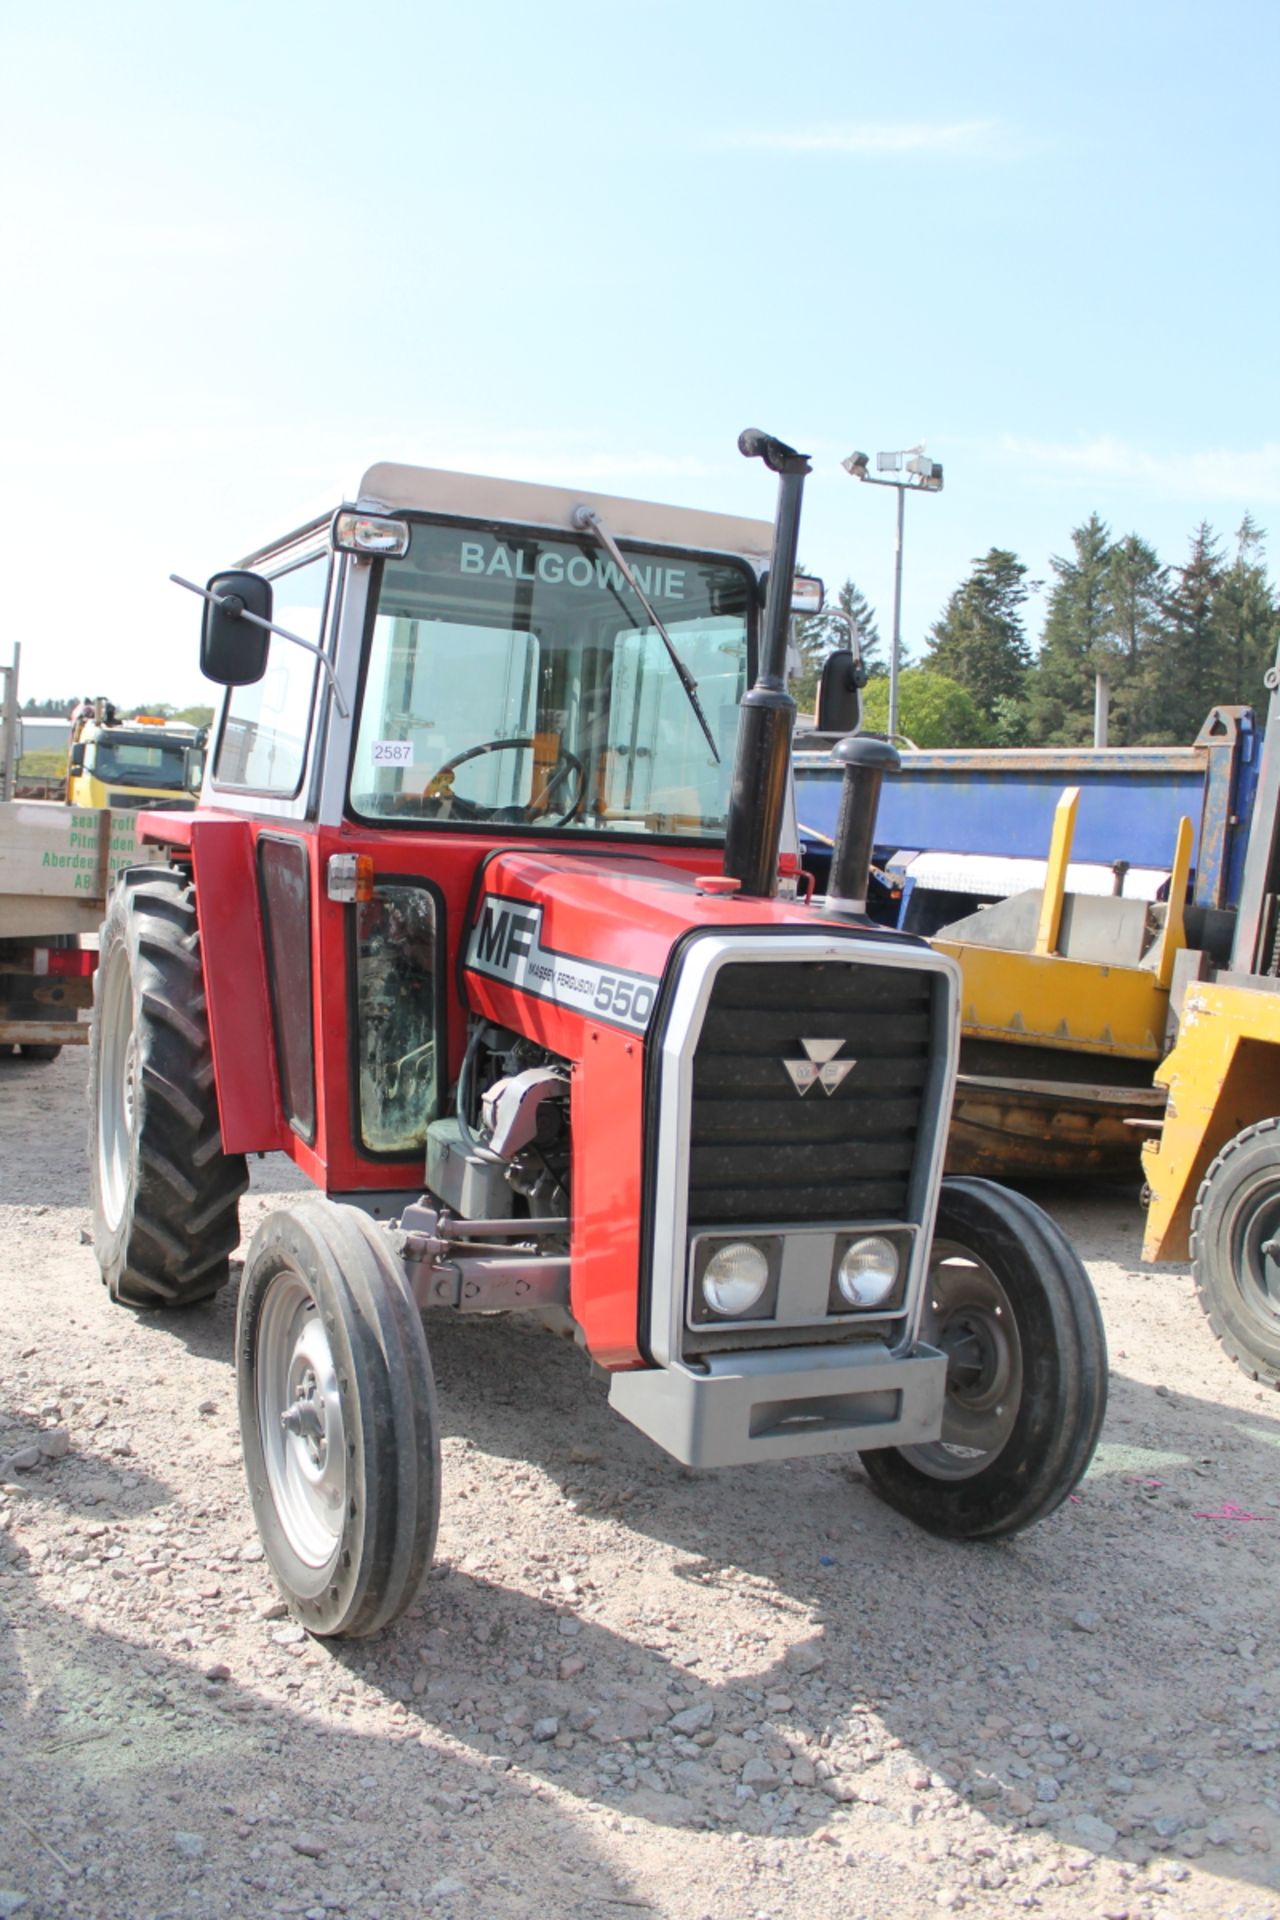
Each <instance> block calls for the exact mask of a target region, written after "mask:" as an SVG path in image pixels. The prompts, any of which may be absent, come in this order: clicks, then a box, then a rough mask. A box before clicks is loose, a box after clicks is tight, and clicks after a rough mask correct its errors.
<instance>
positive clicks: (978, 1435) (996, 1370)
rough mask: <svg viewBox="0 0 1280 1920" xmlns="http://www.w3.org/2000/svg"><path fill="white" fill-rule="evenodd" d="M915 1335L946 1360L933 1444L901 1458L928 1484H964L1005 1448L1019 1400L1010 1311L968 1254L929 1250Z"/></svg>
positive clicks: (1017, 1350) (991, 1276)
mask: <svg viewBox="0 0 1280 1920" xmlns="http://www.w3.org/2000/svg"><path fill="white" fill-rule="evenodd" d="M920 1336H921V1338H922V1339H923V1340H925V1341H927V1342H928V1344H929V1345H930V1346H933V1347H937V1348H938V1350H939V1351H940V1352H941V1353H943V1354H945V1355H946V1360H947V1390H946V1400H945V1403H944V1406H943V1413H942V1433H941V1435H940V1437H939V1438H938V1439H937V1440H935V1441H933V1442H931V1443H930V1444H928V1445H925V1446H918V1447H911V1448H908V1449H907V1450H906V1451H907V1456H908V1458H909V1459H911V1460H913V1461H914V1462H915V1464H916V1465H917V1466H918V1467H919V1468H920V1469H921V1471H922V1472H925V1473H928V1474H929V1475H931V1476H932V1477H933V1478H935V1479H939V1480H962V1479H967V1478H968V1477H969V1476H970V1475H972V1474H974V1473H977V1472H979V1471H980V1470H981V1469H982V1468H983V1467H985V1466H986V1465H987V1464H988V1463H989V1461H990V1460H991V1459H992V1458H993V1457H994V1456H995V1455H996V1454H997V1453H998V1452H999V1451H1000V1449H1001V1447H1003V1446H1004V1444H1005V1442H1006V1441H1007V1440H1008V1438H1009V1435H1010V1434H1011V1433H1012V1431H1013V1424H1014V1421H1015V1420H1016V1418H1017V1414H1018V1408H1019V1406H1020V1405H1021V1401H1022V1347H1021V1343H1020V1341H1019V1339H1018V1331H1017V1326H1016V1324H1015V1319H1014V1313H1013V1308H1012V1304H1011V1302H1010V1300H1009V1296H1008V1294H1007V1293H1006V1292H1005V1290H1004V1285H1003V1283H1002V1281H1001V1280H1000V1279H999V1278H998V1277H997V1275H996V1274H995V1273H994V1272H993V1271H992V1269H991V1268H990V1267H989V1266H987V1264H986V1262H985V1261H984V1260H981V1259H979V1257H978V1256H977V1255H976V1254H975V1253H973V1252H972V1251H971V1250H970V1249H969V1248H960V1247H954V1246H950V1245H947V1244H945V1243H940V1244H936V1245H935V1247H934V1260H933V1265H932V1268H931V1271H930V1274H929V1290H928V1294H927V1296H926V1299H925V1310H924V1313H923V1315H922V1316H921V1324H920Z"/></svg>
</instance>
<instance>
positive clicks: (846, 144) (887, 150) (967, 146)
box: [709, 120, 996, 155]
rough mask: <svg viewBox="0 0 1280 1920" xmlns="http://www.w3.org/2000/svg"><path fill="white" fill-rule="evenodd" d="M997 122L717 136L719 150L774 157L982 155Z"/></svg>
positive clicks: (882, 125) (915, 122)
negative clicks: (742, 149)
mask: <svg viewBox="0 0 1280 1920" xmlns="http://www.w3.org/2000/svg"><path fill="white" fill-rule="evenodd" d="M995 131H996V129H995V123H994V121H991V120H955V121H949V122H931V121H922V120H901V121H884V122H875V121H861V122H855V123H854V124H853V125H852V126H844V127H808V128H805V129H804V130H803V131H800V132H796V133H767V132H758V133H757V132H751V133H725V134H718V135H712V137H711V140H710V143H709V144H710V145H712V146H714V147H755V148H757V149H763V150H766V151H768V152H772V153H852V154H881V155H883V154H902V153H980V152H986V151H989V150H990V148H991V146H992V143H993V137H994V134H995Z"/></svg>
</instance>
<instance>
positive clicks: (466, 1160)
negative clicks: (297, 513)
mask: <svg viewBox="0 0 1280 1920" xmlns="http://www.w3.org/2000/svg"><path fill="white" fill-rule="evenodd" d="M739 444H740V447H741V450H742V452H743V453H744V454H747V455H748V456H751V457H759V458H761V459H762V460H763V461H764V463H765V465H766V466H768V467H769V468H770V469H771V470H772V471H773V472H774V473H776V474H777V475H778V499H777V511H776V516H775V520H774V522H773V523H770V522H767V521H765V522H759V521H750V520H741V519H734V518H727V517H722V516H720V515H718V514H714V513H709V512H695V511H690V510H687V509H684V508H672V507H661V506H655V505H651V504H647V503H643V502H639V501H632V500H620V499H610V498H607V497H602V496H599V495H595V494H590V493H581V492H575V491H570V490H563V489H560V488H556V487H550V486H533V485H525V484H518V483H515V482H511V481H500V480H488V479H481V478H478V477H475V476H471V475H464V474H453V473H441V472H434V471H430V470H426V469H419V468H414V467H405V466H394V465H380V466H375V467H373V468H372V469H371V470H370V471H369V472H368V473H366V475H365V476H364V479H363V481H362V482H361V484H360V488H359V491H358V495H357V497H356V499H355V500H354V502H353V503H352V504H350V505H343V506H340V507H339V508H338V509H337V511H336V512H335V513H333V514H331V515H329V516H327V517H325V518H323V519H319V520H314V521H312V522H310V523H309V524H308V525H306V526H304V527H302V528H300V529H299V530H298V531H296V532H294V533H290V534H288V535H286V536H285V537H284V538H283V539H281V540H279V541H276V542H274V543H273V544H271V545H270V546H267V547H264V548H262V549H261V550H260V551H258V552H257V553H254V554H252V555H250V556H249V557H248V558H247V559H246V560H245V561H244V562H243V563H242V564H241V565H240V566H239V567H238V568H236V569H234V570H233V571H230V572H225V573H219V574H216V575H215V576H214V578H213V579H212V580H211V581H210V582H209V584H208V586H207V588H203V589H202V588H199V587H196V588H195V589H194V591H196V592H197V593H201V594H202V595H203V598H204V600H205V606H204V615H203V632H202V640H201V664H202V666H203V669H204V672H205V673H206V675H207V676H208V677H209V678H210V679H211V680H214V681H216V682H218V683H220V684H221V685H222V686H223V687H224V688H225V689H226V694H225V697H224V701H223V707H222V712H221V716H220V719H219V722H218V725H217V728H216V732H215V735H214V737H213V740H212V743H211V749H210V752H209V757H208V766H207V772H206V776H205V783H204V789H203V796H202V799H201V802H200V804H199V806H198V807H197V808H196V809H195V811H194V812H187V813H173V814H169V815H166V814H164V813H162V812H149V813H146V814H144V815H142V816H141V817H140V819H139V825H138V831H139V836H140V838H141V839H142V840H143V841H144V842H147V843H150V844H151V845H153V846H159V847H162V848H163V849H165V850H166V854H167V865H159V866H157V865H149V866H139V867H137V868H133V869H129V870H126V871H125V872H124V873H123V874H122V876H121V878H120V881H119V883H118V885H117V888H116V891H115V893H114V895H113V897H112V900H111V903H110V908H109V911H108V914H107V918H106V922H105V925H104V927H103V931H102V941H101V962H100V966H99V970H98V974H97V999H96V1013H95V1019H94V1028H93V1041H92V1059H91V1076H90V1107H91V1121H90V1136H91V1138H90V1148H91V1163H92V1183H93V1203H94V1216H95V1247H96V1252H97V1257H98V1261H99V1264H100V1266H101V1269H102V1274H103V1278H104V1279H105V1281H106V1284H107V1286H108V1287H109V1289H110V1291H111V1295H112V1297H113V1298H114V1299H115V1300H117V1301H119V1302H121V1303H122V1304H123V1305H126V1306H130V1307H135V1308H176V1307H190V1306H196V1305H198V1304H200V1303H201V1302H203V1301H206V1300H208V1299H209V1297H210V1296H211V1295H212V1294H213V1293H215V1292H216V1290H217V1289H218V1288H219V1287H221V1286H222V1285H223V1284H224V1282H225V1281H226V1280H227V1277H228V1259H229V1256H230V1255H231V1253H232V1252H233V1250H234V1249H235V1247H236V1245H237V1242H238V1238H239V1224H238V1219H237V1206H238V1201H239V1198H240V1195H241V1194H242V1193H243V1191H244V1189H245V1186H246V1172H245V1156H246V1155H247V1154H250V1153H262V1152H269V1151H283V1152H285V1153H287V1154H289V1155H290V1156H291V1157H292V1158H293V1159H294V1161H296V1163H297V1164H298V1166H299V1167H300V1168H301V1169H302V1170H303V1171H304V1172H305V1173H306V1174H307V1175H308V1176H309V1177H310V1179H311V1180H312V1181H313V1182H314V1183H315V1186H316V1188H317V1189H318V1192H317V1194H316V1195H315V1196H314V1197H307V1198H305V1199H303V1200H302V1201H301V1202H300V1203H299V1204H297V1205H291V1206H287V1207H281V1208H280V1209H279V1210H278V1211H276V1212H273V1213H272V1214H270V1215H269V1217H268V1218H267V1219H265V1220H264V1221H263V1223H262V1225H261V1226H260V1227H259V1229H258V1231H257V1232H256V1233H255V1235H254V1236H253V1240H252V1243H251V1245H250V1247H249V1250H248V1254H247V1257H246V1259H245V1262H244V1270H243V1275H242V1278H241V1284H240V1294H239V1307H238V1316H237V1322H236V1370H237V1382H238V1394H239V1410H240V1421H241V1427H242V1430H243V1444H244V1458H245V1465H246V1470H247V1475H248V1481H249V1491H250V1496H251V1499H252V1502H253V1508H254V1513H255V1516H256V1519H257V1524H258V1528H259V1531H260V1534H261V1537H262V1542H263V1546H264V1548H265V1551H266V1555H267V1558H268V1560H269V1562H270V1565H271V1568H272V1571H273V1573H274V1575H275V1578H276V1579H277V1581H278V1582H279V1585H280V1588H281V1590H282V1592H283V1593H284V1595H285V1596H286V1597H287V1599H288V1601H289V1603H290V1605H291V1607H292V1608H293V1610H294V1611H295V1613H296V1615H297V1617H298V1619H299V1620H301V1621H302V1622H303V1623H304V1624H305V1625H306V1626H307V1627H308V1628H309V1629H310V1630H311V1632H312V1633H315V1634H321V1635H357V1634H369V1633H373V1632H375V1631H377V1630H378V1629H379V1628H380V1627H382V1626H384V1625H385V1624H386V1623H387V1622H389V1621H391V1620H393V1619H395V1617H396V1616H397V1615H398V1614H399V1613H401V1612H402V1611H403V1609H404V1608H405V1607H406V1606H407V1605H408V1604H409V1602H410V1601H411V1600H412V1598H413V1597H414V1594H415V1593H416V1591H417V1589H418V1587H419V1585H420V1583H421V1582H422V1580H423V1577H424V1574H425V1572H426V1570H427V1567H428V1565H429V1562H430V1560H431V1556H432V1551H433V1545H434V1540H435V1534H436V1524H437V1517H438V1512H439V1502H440V1442H439V1414H438V1411H437V1404H436V1395H435V1389H434V1386H433V1380H432V1370H431V1360H430V1356H429V1351H428V1343H427V1337H426V1335H425V1333H424V1328H423V1313H424V1311H425V1310H426V1309H428V1308H430V1309H433V1310H438V1311H451V1312H454V1313H483V1314H493V1313H524V1314H532V1315H535V1316H537V1317H538V1318H540V1319H541V1320H542V1321H544V1322H546V1323H547V1324H548V1325H550V1326H551V1327H553V1328H556V1329H559V1330H561V1331H569V1332H572V1333H573V1335H574V1336H575V1337H576V1339H577V1341H578V1342H579V1344H580V1345H581V1346H582V1347H583V1348H584V1349H585V1351H586V1353H587V1354H588V1355H589V1356H590V1358H591V1359H592V1360H594V1361H595V1362H596V1363H597V1364H598V1365H599V1366H600V1367H601V1368H603V1369H605V1370H607V1372H608V1374H609V1377H610V1383H611V1384H610V1391H609V1398H610V1402H611V1404H612V1405H613V1406H614V1407H615V1408H616V1409H617V1411H618V1412H619V1413H620V1414H622V1415H623V1416H624V1417H625V1418H626V1419H628V1420H630V1421H632V1422H633V1423H634V1424H635V1425H636V1426H637V1427H639V1428H640V1429H641V1430H642V1431H643V1432H644V1433H645V1434H647V1435H648V1436H649V1437H650V1439H652V1440H653V1441H654V1442H656V1443H657V1445H659V1446H660V1447H663V1448H665V1449H666V1451H667V1452H668V1453H670V1454H672V1455H674V1457H675V1458H676V1459H677V1460H679V1461H682V1462H684V1463H685V1464H686V1465H688V1466H691V1467H712V1466H723V1465H731V1464H735V1463H740V1462H750V1461H756V1460H771V1461H776V1460H783V1459H789V1458H793V1457H795V1456H798V1455H803V1454H817V1453H834V1454H844V1455H850V1454H854V1453H857V1454H860V1455H861V1456H862V1459H863V1461H864V1464H865V1470H866V1473H867V1475H868V1477H869V1479H870V1481H871V1484H872V1486H873V1488H874V1489H875V1490H876V1492H877V1493H878V1494H879V1495H880V1496H881V1498H883V1499H884V1500H886V1501H888V1502H889V1503H890V1505H892V1506H893V1507H895V1508H897V1509H898V1510H899V1511H900V1512H902V1513H904V1514H907V1515H909V1516H910V1517H911V1518H912V1519H913V1520H915V1521H917V1522H918V1523H919V1524H920V1525H921V1526H923V1527H926V1528H928V1529H929V1530H931V1531H932V1532H935V1533H938V1534H941V1535H944V1536H947V1537H949V1538H952V1539H978V1538H983V1539H990V1538H995V1537H998V1536H1001V1535H1005V1534H1009V1533H1012V1532H1014V1531H1015V1530H1017V1529H1019V1528H1022V1527H1025V1526H1027V1525H1028V1524H1029V1523H1031V1522H1032V1521H1034V1520H1037V1519H1039V1518H1041V1517H1042V1516H1043V1515H1045V1514H1047V1513H1050V1512H1052V1511H1053V1509H1054V1508H1055V1507H1057V1506H1058V1505H1059V1504H1060V1503H1061V1502H1062V1501H1063V1500H1064V1499H1065V1498H1066V1496H1067V1495H1068V1494H1069V1492H1070V1491H1071V1489H1072V1488H1073V1487H1074V1486H1075V1485H1076V1484H1077V1482H1078V1481H1079V1479H1080V1477H1081V1475H1082V1474H1083V1473H1084V1470H1085V1468H1086V1466H1087V1465H1088V1462H1089V1459H1090V1456H1091V1454H1092V1451H1093V1447H1094V1443H1095V1440H1096V1438H1097V1434H1098V1430H1099V1427H1100V1424H1101V1421H1102V1414H1103V1408H1104V1404H1105V1395H1106V1371H1107V1369H1106V1351H1105V1345H1104V1337H1103V1329H1102V1324H1101V1320H1100V1317H1099V1314H1098V1308H1097V1304H1096V1302H1095V1300H1094V1297H1093V1293H1092V1291H1091V1288H1090V1285H1089V1281H1088V1279H1087V1277H1086V1275H1085V1273H1084V1270H1083V1268H1082V1267H1081V1265H1080V1262H1079V1261H1078V1260H1077V1258H1076V1256H1075V1254H1074V1253H1073V1251H1072V1249H1071V1247H1070V1245H1069V1244H1068V1242H1067V1241H1066V1239H1065V1238H1064V1237H1063V1235H1062V1234H1061V1232H1060V1231H1059V1230H1058V1229H1057V1228H1056V1227H1055V1226H1054V1224H1053V1222H1052V1221H1051V1220H1050V1219H1049V1218H1048V1217H1047V1216H1046V1215H1045V1214H1044V1213H1042V1212H1041V1211H1040V1210H1039V1209H1038V1208H1036V1207H1035V1206H1033V1205H1032V1204H1031V1203H1030V1202H1029V1201H1027V1200H1025V1199H1023V1198H1020V1197H1019V1196H1017V1195H1015V1194H1012V1193H1009V1192H1006V1191H1004V1190H1003V1189H1002V1188H1000V1187H997V1186H994V1185H991V1184H989V1183H988V1182H986V1181H982V1180H969V1179H960V1180H944V1179H943V1177H942V1166H943V1155H944V1149H945V1145H946V1138H947V1126H948V1118H949V1114H950V1108H951V1098H952V1088H953V1083H954V1079H955V1071H956V1051H957V1031H958V1028H957V1012H958V1009H957V982H958V973H957V969H956V968H955V966H954V965H953V964H952V962H950V961H949V960H948V959H946V958H945V957H943V956H941V955H939V954H936V953H934V952H932V951H931V950H930V948H929V947H928V946H927V945H926V944H924V943H923V942H921V941H920V940H918V939H915V938H911V937H907V936H904V935H901V934H898V933H895V932H891V931H888V930H885V929H883V928H880V927H878V926H876V925H874V924H872V922H871V921H870V920H868V918H867V917H866V910H865V898H866V890H867V869H868V860H869V853H870V846H871V838H872V831H873V826H874V813H875V804H876V799H877V794H878V788H879V783H880V779H881V775H882V772H883V769H884V767H885V765H886V764H887V763H888V762H889V761H891V759H892V754H891V749H890V748H889V747H888V746H887V745H886V744H885V743H884V742H882V741H877V740H874V739H863V738H861V737H858V736H854V737H851V738H849V739H847V740H845V741H843V742H842V744H841V746H840V747H839V748H838V749H837V752H838V753H839V755H840V757H841V758H842V760H843V761H844V782H845V784H844V789H843V800H842V811H841V818H840V823H839V831H838V835H837V843H836V846H835V851H834V855H833V861H832V871H831V880H830V886H829V890H828V893H827V895H826V896H825V898H824V899H823V900H821V901H818V902H813V901H803V900H802V899H801V898H800V897H799V891H800V889H799V887H798V885H797V874H796V866H797V863H796V859H795V846H796V841H795V827H794V813H793V809H792V802H791V786H790V767H789V756H790V741H791V729H792V721H793V718H794V706H793V703H792V701H791V699H790V697H789V696H788V694H787V692H786V687H785V657H786V643H787V627H788V620H789V617H790V615H791V611H792V605H793V598H794V594H795V588H796V581H795V560H796V541H797V534H798V530H799V516H800V503H801V494H802V489H803V485H804V476H805V474H807V473H808V471H809V463H808V461H807V459H806V458H805V457H804V456H803V455H800V454H797V453H795V452H794V451H793V450H792V449H791V448H789V447H787V446H785V445H783V444H782V443H781V442H779V441H777V440H774V439H771V438H769V437H768V436H766V435H764V434H760V433H754V432H751V433H746V434H744V435H743V436H742V439H741V441H740V443H739ZM175 577H176V576H175ZM179 584H181V585H184V586H185V585H190V584H191V583H190V582H187V581H180V583H179ZM815 584H816V583H815ZM809 610H812V603H811V605H810V609H809ZM780 876H781V877H780ZM798 877H799V880H800V881H801V882H803V880H804V879H805V878H806V876H798Z"/></svg>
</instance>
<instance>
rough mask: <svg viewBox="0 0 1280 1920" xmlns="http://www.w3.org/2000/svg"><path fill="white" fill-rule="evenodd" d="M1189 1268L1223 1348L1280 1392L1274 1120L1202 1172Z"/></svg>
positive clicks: (1278, 1183)
mask: <svg viewBox="0 0 1280 1920" xmlns="http://www.w3.org/2000/svg"><path fill="white" fill-rule="evenodd" d="M1191 1271H1192V1274H1193V1275H1194V1276H1195V1283H1196V1290H1197V1291H1198V1293H1199V1295H1200V1304H1201V1306H1202V1307H1203V1308H1204V1310H1205V1312H1206V1314H1207V1315H1208V1316H1209V1325H1210V1326H1211V1327H1212V1328H1213V1331H1214V1332H1215V1333H1216V1334H1217V1336H1218V1339H1219V1340H1220V1341H1221V1343H1222V1346H1223V1348H1224V1349H1225V1351H1226V1352H1227V1353H1229V1354H1230V1356H1231V1358H1232V1359H1233V1360H1234V1361H1235V1363H1236V1365H1237V1366H1238V1367H1240V1368H1242V1369H1243V1371H1244V1372H1245V1373H1247V1374H1248V1375H1249V1377H1250V1378H1251V1379H1253V1380H1259V1381H1261V1382H1263V1383H1264V1384H1269V1385H1271V1386H1273V1387H1280V1120H1274V1119H1272V1120H1260V1121H1259V1122H1258V1124H1257V1125H1256V1126H1253V1127H1246V1128H1245V1129H1244V1131H1243V1132H1242V1133H1238V1134H1237V1135H1236V1137H1235V1139H1234V1140H1229V1141H1228V1142H1227V1144H1226V1146H1225V1147H1224V1148H1223V1149H1222V1152H1221V1153H1220V1154H1219V1155H1218V1157H1217V1159H1216V1160H1215V1161H1214V1162H1213V1164H1212V1166H1211V1167H1210V1168H1209V1171H1208V1172H1207V1173H1206V1174H1205V1177H1204V1180H1203V1182H1202V1183H1201V1187H1200V1191H1199V1193H1198V1194H1197V1195H1196V1204H1195V1211H1194V1213H1193V1214H1192V1216H1191Z"/></svg>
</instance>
